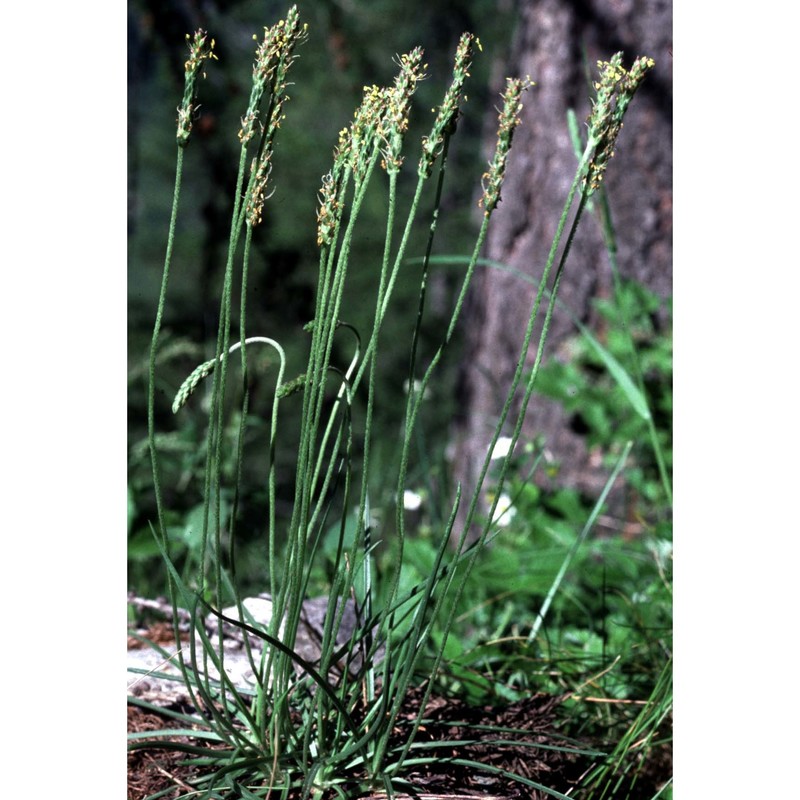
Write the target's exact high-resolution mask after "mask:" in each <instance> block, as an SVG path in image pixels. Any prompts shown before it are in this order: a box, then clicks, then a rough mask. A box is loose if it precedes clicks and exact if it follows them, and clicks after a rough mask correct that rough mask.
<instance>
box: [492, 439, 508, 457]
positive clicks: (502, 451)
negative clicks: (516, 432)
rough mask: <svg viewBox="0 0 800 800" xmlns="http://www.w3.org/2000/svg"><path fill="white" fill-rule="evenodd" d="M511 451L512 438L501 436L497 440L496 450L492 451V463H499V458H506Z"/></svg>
mask: <svg viewBox="0 0 800 800" xmlns="http://www.w3.org/2000/svg"><path fill="white" fill-rule="evenodd" d="M509 450H511V437H510V436H501V437H500V438H499V439H498V440H497V444H495V446H494V449H493V450H492V461H497V459H499V458H505V457H506V456H507V455H508V452H509Z"/></svg>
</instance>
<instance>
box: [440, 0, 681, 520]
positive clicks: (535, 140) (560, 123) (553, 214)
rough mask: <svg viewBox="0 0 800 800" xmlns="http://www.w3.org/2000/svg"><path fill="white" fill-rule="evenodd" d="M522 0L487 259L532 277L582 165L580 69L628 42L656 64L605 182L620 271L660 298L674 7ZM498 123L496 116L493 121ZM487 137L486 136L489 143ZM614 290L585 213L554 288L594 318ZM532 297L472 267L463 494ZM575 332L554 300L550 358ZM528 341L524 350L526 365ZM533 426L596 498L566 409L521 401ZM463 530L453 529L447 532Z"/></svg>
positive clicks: (460, 431)
mask: <svg viewBox="0 0 800 800" xmlns="http://www.w3.org/2000/svg"><path fill="white" fill-rule="evenodd" d="M520 5H521V8H520V12H519V14H520V18H519V24H518V29H517V32H516V36H515V40H514V43H513V46H512V51H511V54H510V57H509V62H508V64H507V65H505V69H504V74H506V75H518V76H525V75H530V77H531V79H532V80H534V81H535V82H536V86H535V87H534V88H533V89H531V90H530V91H529V92H528V93H527V94H526V96H525V97H524V108H523V110H522V113H521V117H522V124H521V126H520V127H519V128H518V129H517V131H516V133H515V135H514V146H513V148H512V151H511V158H510V163H509V167H508V175H507V179H506V183H505V185H504V188H503V192H502V202H501V204H500V206H499V207H498V209H497V211H496V212H495V214H494V218H493V221H492V222H493V224H492V228H491V229H490V234H489V238H488V241H487V246H486V256H487V257H488V258H490V259H494V260H497V261H500V262H503V263H505V264H507V265H509V266H510V267H512V268H514V269H516V270H519V271H521V272H523V273H525V274H526V275H530V276H531V277H533V278H535V279H537V280H538V278H539V277H540V276H541V272H542V268H543V265H544V263H545V260H546V258H547V253H548V250H549V248H550V244H551V242H552V239H553V235H554V232H555V229H556V226H557V223H558V219H559V217H560V214H561V210H562V206H563V203H564V201H565V199H566V196H567V192H568V189H569V186H570V183H571V181H572V179H573V177H574V174H575V168H576V166H577V160H576V157H575V154H574V152H573V148H572V145H571V143H570V139H569V136H568V132H567V111H568V109H570V108H573V109H575V112H576V114H577V118H578V120H579V122H581V123H582V122H584V121H585V120H586V119H587V117H588V115H589V110H590V105H589V97H590V94H591V92H590V89H589V87H588V83H587V72H586V70H587V66H588V69H589V70H590V74H591V76H592V79H593V80H596V79H597V74H598V72H597V61H598V60H603V61H607V60H609V58H610V57H611V56H612V55H613V54H614V53H616V52H618V51H623V54H624V59H623V60H624V64H625V66H626V67H629V66H630V65H631V63H632V62H633V59H634V58H635V57H636V56H637V55H646V56H651V57H652V58H654V59H655V62H656V67H655V69H654V70H653V71H652V72H651V73H650V74H648V76H647V77H646V78H645V80H644V83H643V85H642V86H641V87H640V89H639V92H638V93H637V95H636V97H635V98H634V100H633V102H632V103H631V107H630V109H629V110H628V114H627V116H626V118H625V125H624V128H623V130H622V131H621V133H620V137H619V140H618V144H617V148H616V155H615V157H614V158H613V159H612V160H611V162H610V164H609V166H608V170H607V172H606V179H605V184H604V185H605V186H606V188H607V190H608V196H609V200H610V204H611V213H612V218H613V221H614V225H615V229H616V232H617V239H618V262H619V268H620V273H621V275H622V277H623V279H625V278H634V279H636V280H637V281H640V282H641V283H643V284H645V285H646V286H647V287H648V288H649V289H650V290H651V291H654V292H655V293H656V294H658V295H660V296H662V297H666V296H668V295H671V292H672V276H671V264H672V239H671V237H672V217H671V209H672V54H671V47H672V7H671V3H669V2H662V1H661V0H584V1H583V2H570V1H568V0H534V1H533V2H523V3H521V4H520ZM495 119H496V114H495V113H494V112H493V113H492V122H493V125H494V120H495ZM493 139H494V132H493V133H492V147H493V146H494V141H493ZM611 290H612V275H611V271H610V267H609V263H608V257H607V255H606V252H605V250H604V247H603V243H602V238H601V234H600V228H599V225H598V223H597V221H596V220H595V218H594V217H593V216H592V215H588V214H587V215H585V216H584V219H583V221H582V223H581V227H580V229H579V231H578V235H577V237H576V239H575V242H574V244H573V247H572V251H571V254H570V257H569V259H568V261H567V264H566V267H565V272H564V275H563V278H562V281H561V287H560V292H559V297H560V299H561V300H562V301H563V302H564V303H565V304H566V306H567V307H568V308H569V309H570V310H571V311H572V312H573V313H574V314H576V315H577V316H578V317H579V318H580V319H581V321H582V322H583V323H584V324H586V325H587V326H589V327H590V328H591V327H593V326H594V324H595V323H596V322H597V320H596V319H595V317H594V314H593V310H592V307H591V299H592V298H594V297H597V296H603V295H610V293H611ZM534 296H535V287H534V286H532V285H531V284H529V283H527V282H524V281H521V280H520V279H519V277H516V276H514V275H512V274H510V273H508V272H503V271H499V270H496V269H486V270H483V271H481V272H480V273H479V274H477V275H476V278H475V283H474V285H473V288H472V290H471V296H470V299H469V306H468V308H467V309H466V314H465V317H466V321H467V326H466V327H467V332H466V334H465V347H466V350H465V355H464V361H463V367H462V374H461V380H460V386H459V400H460V406H461V409H462V413H461V415H460V417H459V419H458V420H457V421H456V426H455V428H456V430H455V449H454V452H455V459H454V465H453V468H454V475H455V478H456V480H458V481H460V482H461V483H462V484H463V486H464V489H465V492H464V496H466V497H468V496H469V494H468V491H467V490H469V489H470V488H471V487H473V486H474V485H475V483H476V480H477V476H478V474H479V472H480V469H481V466H482V464H483V460H484V458H485V455H486V452H487V447H488V445H489V442H490V440H491V436H492V433H493V431H494V427H495V423H496V420H497V418H498V415H499V412H500V410H501V408H502V404H503V401H504V399H505V395H506V391H507V388H508V386H509V384H510V380H511V377H512V375H513V371H514V367H515V364H516V361H517V358H518V355H519V351H520V347H521V344H522V338H523V334H524V331H525V327H526V325H527V322H528V318H529V315H530V310H531V306H532V303H533V298H534ZM543 310H544V309H543ZM542 315H543V314H542ZM575 333H576V331H575V326H574V323H573V322H572V321H571V320H570V318H569V316H568V315H567V314H566V313H565V312H564V311H563V310H560V309H557V310H556V312H555V315H554V318H553V321H552V324H551V327H550V332H549V336H548V340H547V346H546V349H545V359H546V358H547V357H548V356H550V357H555V358H559V357H560V356H561V357H566V354H565V353H564V352H562V351H564V350H565V349H566V345H567V343H568V341H569V339H570V338H571V337H573V336H574V335H575ZM536 341H537V339H536V338H535V339H534V341H533V343H532V345H531V348H530V351H529V353H528V362H529V365H530V364H532V363H533V359H534V356H535V352H536ZM518 400H519V398H518ZM517 407H519V406H517ZM513 418H514V417H513V414H512V417H511V419H513ZM535 436H544V437H545V438H546V446H547V449H548V451H549V452H550V454H552V456H553V458H554V459H555V460H556V461H557V462H560V464H561V470H560V472H559V474H558V485H560V486H569V487H574V488H576V489H578V490H579V491H581V492H583V493H584V494H587V495H589V496H592V497H596V496H597V495H598V494H599V492H600V490H601V488H602V486H603V484H604V482H605V480H606V478H607V473H606V471H605V470H603V469H602V467H600V466H599V465H597V464H596V463H594V461H595V460H596V459H592V455H591V454H590V452H589V451H588V449H587V447H586V444H585V441H584V439H583V438H582V437H581V436H580V435H579V434H578V433H576V432H575V431H573V430H570V425H569V420H568V419H567V418H566V415H565V413H564V412H563V410H562V408H561V407H560V405H558V404H556V403H555V402H552V401H549V400H547V399H545V398H542V397H539V396H534V398H533V400H532V402H531V404H530V406H529V409H528V413H527V417H526V426H525V429H524V434H523V437H524V439H523V440H525V441H530V440H531V439H532V438H533V437H535ZM523 440H521V441H523ZM537 480H545V479H540V478H537ZM465 506H466V504H462V509H461V522H462V523H463V521H464V511H465ZM461 529H462V526H461V525H457V526H456V529H455V530H454V534H455V535H457V534H458V533H459V532H460V530H461Z"/></svg>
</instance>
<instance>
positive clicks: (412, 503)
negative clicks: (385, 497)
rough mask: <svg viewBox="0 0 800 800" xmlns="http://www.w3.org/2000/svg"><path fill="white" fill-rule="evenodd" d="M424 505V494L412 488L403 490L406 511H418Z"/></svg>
mask: <svg viewBox="0 0 800 800" xmlns="http://www.w3.org/2000/svg"><path fill="white" fill-rule="evenodd" d="M421 505H422V495H421V494H417V492H412V491H411V489H406V490H405V491H404V492H403V508H404V509H405V510H406V511H417V510H418V509H419V507H420V506H421Z"/></svg>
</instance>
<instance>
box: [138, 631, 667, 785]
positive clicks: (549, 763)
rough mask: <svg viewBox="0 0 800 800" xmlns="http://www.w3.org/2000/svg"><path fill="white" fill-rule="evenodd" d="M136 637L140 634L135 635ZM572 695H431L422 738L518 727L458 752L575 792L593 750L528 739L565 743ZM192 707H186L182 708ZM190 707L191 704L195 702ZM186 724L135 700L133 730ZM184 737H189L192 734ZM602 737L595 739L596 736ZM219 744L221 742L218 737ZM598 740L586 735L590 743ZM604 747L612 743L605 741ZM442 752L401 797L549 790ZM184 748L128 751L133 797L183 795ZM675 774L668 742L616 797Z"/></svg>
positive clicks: (411, 712)
mask: <svg viewBox="0 0 800 800" xmlns="http://www.w3.org/2000/svg"><path fill="white" fill-rule="evenodd" d="M170 630H171V626H169V627H168V626H165V627H164V629H163V630H159V631H155V630H153V631H151V637H152V638H154V639H156V638H159V639H161V641H162V643H166V642H167V641H168V639H169V636H170ZM131 644H133V642H131ZM564 699H565V697H557V696H552V695H547V694H532V695H531V696H529V697H526V698H524V699H523V700H520V701H518V702H516V703H512V704H510V705H506V706H502V707H498V706H493V705H483V706H471V705H468V704H467V703H465V702H463V701H462V700H459V699H457V698H451V697H448V698H446V697H433V698H429V699H428V701H427V703H426V707H425V718H426V720H429V722H426V724H425V726H424V727H422V728H420V730H419V731H418V734H417V737H416V739H415V742H418V743H426V742H431V743H433V742H436V741H437V740H442V739H452V738H454V737H455V736H456V735H458V733H459V731H460V732H461V736H462V737H463V735H464V732H463V731H464V729H463V728H460V727H459V728H456V727H454V726H455V723H467V724H469V725H470V732H469V735H470V737H471V738H472V740H476V739H477V740H480V739H481V738H482V739H485V740H491V739H496V738H497V737H498V734H497V733H493V732H491V731H481V730H479V729H478V728H477V726H495V727H503V728H510V729H513V730H514V731H515V732H517V733H515V734H513V735H512V734H503V736H504V738H507V739H509V740H516V741H518V742H519V743H520V744H514V743H511V744H508V745H506V746H503V747H497V746H496V745H487V744H481V743H480V741H479V742H478V743H476V744H472V745H469V746H464V747H461V748H459V751H458V753H457V755H458V757H459V758H462V759H468V760H471V761H477V762H480V763H481V764H486V765H489V766H491V767H495V768H499V769H500V770H506V771H508V772H513V773H516V774H518V775H522V776H524V777H526V778H529V779H530V780H533V781H536V782H538V783H541V784H542V785H544V786H547V787H549V788H552V789H555V790H557V791H559V792H561V793H563V794H565V795H568V796H570V797H571V796H577V794H576V791H577V786H578V785H579V784H580V780H581V778H582V777H583V776H584V775H585V774H586V772H587V771H588V770H589V769H591V767H592V766H593V762H591V761H590V760H588V759H586V758H578V757H575V756H570V755H567V754H565V753H563V752H559V751H558V750H549V749H541V748H532V747H530V746H525V745H524V744H522V743H523V742H527V743H528V744H530V743H536V744H539V745H548V744H550V745H556V746H558V745H563V743H564V736H565V735H567V733H568V732H567V731H565V730H564V727H565V725H564V717H565V715H564V714H563V713H560V711H561V709H562V703H563V700H564ZM422 701H423V693H422V691H412V692H411V693H409V695H408V696H407V698H406V702H405V706H404V708H403V713H402V714H401V717H400V719H399V720H398V727H397V737H398V738H397V742H396V744H397V745H401V744H402V743H403V742H404V741H405V740H406V737H407V730H408V728H407V726H405V725H404V724H403V722H404V721H410V720H413V719H415V718H416V716H417V714H418V712H419V709H420V704H421V702H422ZM181 710H183V711H186V710H187V709H186V708H183V709H181ZM188 710H191V709H188ZM176 727H184V726H183V724H182V723H178V722H176V721H175V720H174V719H172V718H170V717H168V716H166V715H162V714H159V713H156V712H154V711H151V710H145V709H143V708H141V707H139V706H135V705H133V704H129V705H128V732H140V731H147V730H161V729H169V728H176ZM176 740H177V741H183V742H189V741H190V739H189V738H187V737H180V738H178V739H176ZM191 743H192V744H193V745H196V746H200V747H212V746H214V745H210V744H209V743H208V742H206V741H204V740H202V739H198V740H194V741H192V742H191ZM595 744H596V743H595ZM216 746H219V745H216ZM592 746H593V744H592V743H589V742H587V743H586V747H587V748H590V747H592ZM598 749H605V750H606V752H608V748H604V747H603V746H602V745H599V746H598ZM432 752H433V753H434V754H435V755H436V759H435V760H434V761H433V762H432V763H431V764H428V765H424V766H417V765H415V766H413V767H410V768H409V771H408V772H406V773H404V774H403V778H404V779H405V780H406V781H408V783H409V784H410V786H411V787H412V789H411V792H412V793H410V794H403V793H400V792H398V793H396V795H395V796H396V797H397V798H398V800H404V799H405V798H409V799H410V798H412V797H413V798H415V799H416V800H439V798H441V799H442V800H468V798H484V800H522V798H525V799H526V800H528V799H530V800H539V798H546V797H550V795H547V794H544V793H542V792H539V791H537V790H534V789H532V788H530V787H526V786H524V785H522V784H520V783H519V782H516V781H514V780H512V779H511V778H506V777H504V776H503V775H501V774H498V773H489V772H484V771H479V770H469V769H467V768H465V767H464V766H462V765H457V764H453V763H451V761H450V760H449V758H448V757H450V756H455V755H456V753H455V752H452V751H448V750H445V749H442V748H437V749H436V750H435V751H432ZM420 755H424V750H422V751H416V752H415V756H420ZM184 758H185V756H184V755H182V754H181V753H177V752H172V751H169V750H164V749H157V748H154V749H152V750H149V749H143V750H136V751H132V752H130V753H129V754H128V800H144V798H146V797H148V796H149V795H152V794H155V793H157V792H165V794H163V795H161V796H162V797H164V798H167V799H170V798H173V799H174V798H178V797H180V796H181V795H183V794H185V793H187V792H190V791H195V790H193V787H192V785H191V784H192V779H193V778H194V777H196V776H197V775H198V768H197V767H195V766H187V765H186V764H184V763H182V762H183V760H184ZM671 774H672V754H671V748H670V747H669V746H665V747H663V748H661V749H655V750H654V751H653V755H651V757H650V758H649V760H648V761H647V762H646V763H645V764H644V766H643V769H642V770H641V771H640V772H639V774H638V777H637V779H636V781H635V785H633V786H619V787H618V788H617V790H616V791H615V794H614V796H613V797H614V800H616V799H617V798H621V799H624V798H628V800H639V799H640V798H641V800H649V799H650V798H652V797H653V796H654V795H655V794H656V792H657V791H658V788H659V787H660V786H662V785H663V783H664V782H665V781H666V780H667V779H668V778H669V777H670V776H671ZM334 797H336V795H335V794H334V793H333V792H329V793H326V794H325V795H323V796H322V798H321V799H320V800H332V798H334ZM348 797H352V800H384V799H385V797H386V795H385V794H382V793H380V792H378V793H366V794H365V793H363V792H360V793H359V792H358V791H355V790H354V793H353V794H352V795H348ZM289 800H300V798H299V794H297V795H295V794H290V795H289Z"/></svg>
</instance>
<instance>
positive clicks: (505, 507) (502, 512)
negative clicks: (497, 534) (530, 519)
mask: <svg viewBox="0 0 800 800" xmlns="http://www.w3.org/2000/svg"><path fill="white" fill-rule="evenodd" d="M516 515H517V509H516V508H513V507H512V505H511V498H510V497H509V496H508V495H507V494H501V495H500V497H499V498H498V500H497V508H495V510H494V517H492V522H494V523H495V524H497V525H499V526H500V527H501V528H505V527H507V526H508V525H510V524H511V521H512V520H513V519H514V517H515V516H516Z"/></svg>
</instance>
